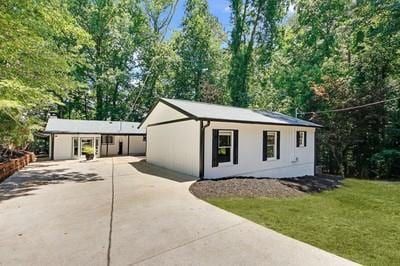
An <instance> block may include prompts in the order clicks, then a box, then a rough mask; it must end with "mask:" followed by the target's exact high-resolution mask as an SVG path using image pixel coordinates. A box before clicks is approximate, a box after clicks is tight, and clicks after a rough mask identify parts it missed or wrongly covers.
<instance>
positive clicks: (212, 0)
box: [168, 0, 231, 35]
mask: <svg viewBox="0 0 400 266" xmlns="http://www.w3.org/2000/svg"><path fill="white" fill-rule="evenodd" d="M185 2H186V1H185V0H178V5H177V8H176V11H175V15H174V17H173V18H172V20H171V24H170V26H169V33H171V32H172V31H173V30H174V29H179V28H180V26H181V23H182V18H183V15H184V12H185ZM208 5H209V9H210V12H211V14H213V15H214V16H216V17H217V18H218V20H219V22H220V23H221V24H222V26H223V27H224V30H226V31H229V30H230V29H231V26H230V15H231V10H230V8H229V0H209V1H208ZM168 35H169V34H168Z"/></svg>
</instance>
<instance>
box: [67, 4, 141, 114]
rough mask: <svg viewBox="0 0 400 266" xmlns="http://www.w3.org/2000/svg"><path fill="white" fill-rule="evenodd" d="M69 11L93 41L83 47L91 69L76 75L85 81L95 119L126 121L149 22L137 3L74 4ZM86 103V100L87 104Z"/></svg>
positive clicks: (82, 70)
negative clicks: (142, 44) (139, 57)
mask: <svg viewBox="0 0 400 266" xmlns="http://www.w3.org/2000/svg"><path fill="white" fill-rule="evenodd" d="M69 5H70V10H71V12H73V14H74V15H75V16H76V17H77V19H78V21H79V23H80V25H81V26H82V27H83V28H84V29H86V31H87V32H88V33H89V34H90V35H91V38H92V39H93V41H94V44H95V45H94V47H84V48H83V50H84V52H85V53H86V54H87V57H88V59H89V64H90V65H89V66H88V67H87V68H85V69H81V71H80V72H78V73H77V75H79V77H80V78H81V79H83V80H86V82H87V84H88V86H89V91H88V94H87V95H88V96H89V95H91V96H93V98H92V99H91V101H94V105H95V118H96V119H99V120H104V119H109V118H110V119H124V118H126V114H128V113H129V107H128V106H127V105H126V104H125V102H126V100H127V94H128V92H129V90H131V89H132V87H133V85H132V84H133V79H134V77H133V72H134V70H135V68H137V60H136V57H135V55H136V54H137V53H138V51H139V47H140V44H141V42H142V41H143V33H144V32H145V29H146V20H145V17H144V15H143V12H142V9H141V7H140V4H139V2H138V1H136V0H123V1H111V0H96V1H89V0H87V1H71V2H69ZM85 101H86V100H85Z"/></svg>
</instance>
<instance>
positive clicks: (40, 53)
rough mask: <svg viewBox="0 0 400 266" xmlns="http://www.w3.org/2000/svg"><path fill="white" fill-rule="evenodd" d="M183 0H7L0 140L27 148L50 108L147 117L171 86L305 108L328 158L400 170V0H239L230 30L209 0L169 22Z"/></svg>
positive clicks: (250, 103)
mask: <svg viewBox="0 0 400 266" xmlns="http://www.w3.org/2000/svg"><path fill="white" fill-rule="evenodd" d="M180 1H183V0H180ZM176 6H177V1H175V0H141V1H139V0H120V1H113V0H90V1H89V0H86V1H85V0H69V1H63V0H46V1H44V0H37V1H29V0H2V1H1V2H0V121H1V123H0V143H1V144H3V145H6V146H15V147H24V146H25V145H26V144H27V143H29V142H30V141H32V139H33V138H32V134H33V133H34V132H36V131H38V130H40V129H41V128H42V126H43V125H44V122H45V121H46V120H47V117H48V115H49V113H50V112H54V113H56V114H57V115H58V116H59V117H62V118H71V119H98V120H107V119H111V120H128V121H132V120H134V121H140V120H141V119H142V118H143V117H144V116H145V115H146V112H148V110H149V108H150V107H151V106H152V105H153V104H154V103H155V101H156V100H157V98H158V97H170V98H179V99H188V100H196V101H204V102H210V103H219V104H226V105H234V106H241V107H248V108H253V109H264V110H270V111H279V112H282V113H286V114H290V115H294V113H295V110H296V108H297V110H298V111H299V118H302V119H310V120H311V121H313V122H317V123H320V124H322V125H324V128H323V129H321V130H319V131H318V133H317V134H318V137H317V141H318V147H319V148H318V151H317V159H318V164H320V165H323V166H324V170H325V171H328V172H330V173H336V174H338V173H339V174H343V175H347V176H350V175H351V176H358V177H377V178H391V177H392V178H400V166H399V165H400V164H399V160H400V99H399V97H400V87H399V80H400V79H399V74H400V73H399V70H400V67H399V65H400V2H399V1H398V0H383V1H372V0H369V1H368V0H357V1H352V0H333V1H325V0H315V1H308V0H296V1H284V0H231V1H230V8H231V29H230V30H229V31H227V30H226V29H224V28H223V26H222V25H221V24H220V23H219V21H218V19H217V18H216V17H215V16H213V15H212V14H211V13H210V12H209V8H208V3H207V0H186V2H185V14H184V18H183V20H182V24H181V28H180V29H179V30H175V31H174V32H173V33H172V34H167V32H168V30H169V28H168V27H169V24H170V21H171V19H172V17H173V16H174V15H175V9H176ZM293 10H294V11H293ZM383 100H389V101H385V102H383V103H380V104H376V105H370V106H367V107H363V108H355V109H351V110H346V111H341V112H336V111H333V110H336V109H341V108H347V107H353V106H359V105H364V104H368V103H374V102H377V101H383ZM315 111H319V112H315Z"/></svg>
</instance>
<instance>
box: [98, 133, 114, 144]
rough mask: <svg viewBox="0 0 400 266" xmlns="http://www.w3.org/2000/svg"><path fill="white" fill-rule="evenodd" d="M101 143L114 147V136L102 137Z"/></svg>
mask: <svg viewBox="0 0 400 266" xmlns="http://www.w3.org/2000/svg"><path fill="white" fill-rule="evenodd" d="M101 143H102V144H109V145H114V136H110V135H105V136H101Z"/></svg>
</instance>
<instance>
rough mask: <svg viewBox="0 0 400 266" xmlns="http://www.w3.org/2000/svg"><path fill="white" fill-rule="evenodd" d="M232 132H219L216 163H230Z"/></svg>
mask: <svg viewBox="0 0 400 266" xmlns="http://www.w3.org/2000/svg"><path fill="white" fill-rule="evenodd" d="M232 154H233V153H232V131H219V135H218V153H217V158H218V163H229V162H232Z"/></svg>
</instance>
